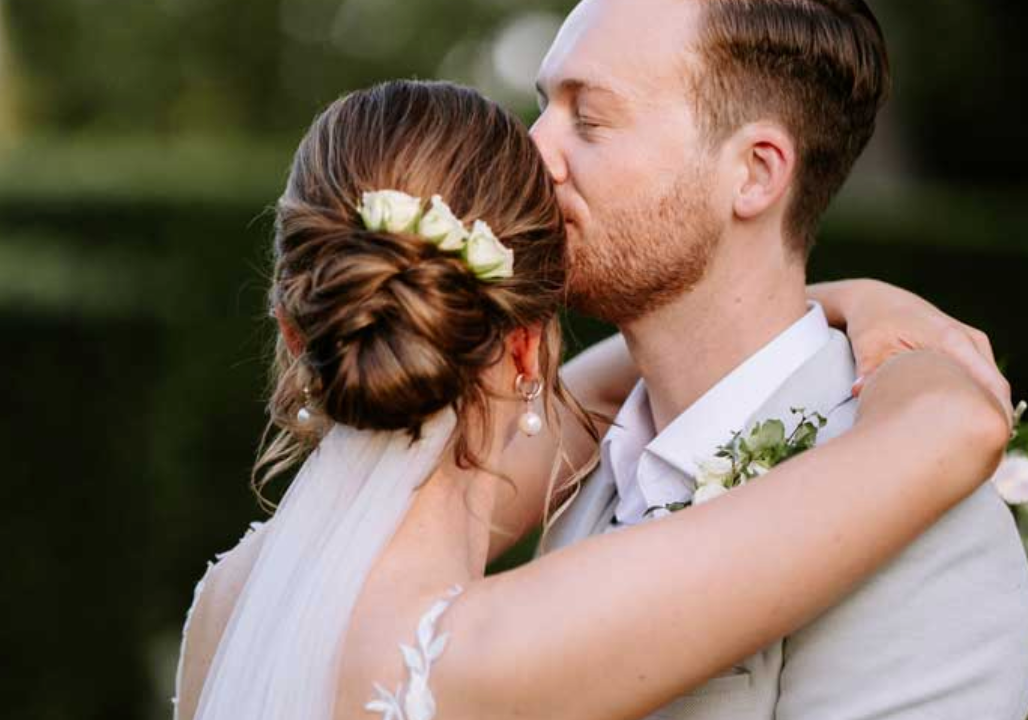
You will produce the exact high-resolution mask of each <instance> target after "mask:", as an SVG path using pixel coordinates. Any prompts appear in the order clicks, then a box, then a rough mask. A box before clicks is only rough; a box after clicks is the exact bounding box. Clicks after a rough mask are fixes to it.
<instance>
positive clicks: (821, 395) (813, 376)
mask: <svg viewBox="0 0 1028 720" xmlns="http://www.w3.org/2000/svg"><path fill="white" fill-rule="evenodd" d="M831 335H832V336H831V340H829V341H828V343H827V344H826V345H825V346H824V347H823V348H821V350H819V351H818V352H817V354H816V355H814V356H813V357H812V358H811V359H810V360H808V361H807V362H805V363H804V364H803V365H802V366H800V368H799V370H797V371H796V372H794V373H793V374H792V375H790V376H789V379H788V380H786V381H785V383H783V384H782V385H781V386H780V387H779V388H778V389H777V390H776V391H775V393H774V394H773V395H772V396H771V397H770V398H769V399H768V400H767V401H766V402H765V403H764V404H763V405H761V406H760V407H759V408H758V409H757V411H756V412H754V413H753V414H752V415H750V419H749V422H747V424H746V428H745V433H747V434H748V433H749V431H750V430H751V429H752V428H753V426H754V425H756V424H757V423H759V422H764V421H766V420H772V419H777V420H781V421H782V422H784V423H785V425H786V427H787V428H789V429H790V430H791V429H792V427H794V426H795V424H796V423H795V422H794V420H798V419H799V418H798V416H794V415H793V413H792V409H793V408H801V409H803V410H804V411H806V412H807V413H808V414H810V413H814V412H817V413H820V414H821V415H823V416H824V417H828V416H829V414H831V412H832V411H833V410H835V409H836V408H837V407H838V406H839V405H842V404H843V403H845V402H847V401H849V400H850V398H851V397H852V388H853V381H854V380H855V379H856V363H855V362H854V360H853V351H852V349H851V348H850V343H849V340H848V339H847V338H846V336H845V335H844V334H843V333H841V332H839V331H837V330H832V333H831Z"/></svg>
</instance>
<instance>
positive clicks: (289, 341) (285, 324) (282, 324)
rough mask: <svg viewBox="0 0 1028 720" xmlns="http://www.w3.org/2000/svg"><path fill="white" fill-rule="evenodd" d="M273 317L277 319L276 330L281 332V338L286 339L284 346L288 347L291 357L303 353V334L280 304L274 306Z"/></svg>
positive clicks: (296, 356)
mask: <svg viewBox="0 0 1028 720" xmlns="http://www.w3.org/2000/svg"><path fill="white" fill-rule="evenodd" d="M275 319H276V320H278V331H279V332H280V333H282V339H283V340H285V341H286V347H287V348H289V353H290V354H291V355H292V356H293V358H298V357H300V356H301V355H303V348H304V345H305V343H304V340H303V335H301V334H300V331H299V330H298V329H297V327H296V325H294V324H293V321H292V320H290V319H289V318H288V317H287V316H286V313H285V311H284V310H283V309H282V306H281V305H276V306H275Z"/></svg>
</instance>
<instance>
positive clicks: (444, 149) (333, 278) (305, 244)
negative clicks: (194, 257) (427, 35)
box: [255, 81, 581, 482]
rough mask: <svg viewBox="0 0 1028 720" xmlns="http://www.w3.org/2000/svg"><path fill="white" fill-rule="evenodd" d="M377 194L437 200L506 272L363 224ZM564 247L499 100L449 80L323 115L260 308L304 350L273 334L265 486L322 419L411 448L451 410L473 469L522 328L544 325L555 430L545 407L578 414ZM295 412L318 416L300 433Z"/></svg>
mask: <svg viewBox="0 0 1028 720" xmlns="http://www.w3.org/2000/svg"><path fill="white" fill-rule="evenodd" d="M385 189H390V190H399V191H402V192H405V193H408V194H409V195H413V196H416V197H421V198H425V199H427V198H429V197H431V196H433V195H440V196H442V198H443V199H444V200H445V201H446V203H448V204H449V206H450V207H451V208H452V210H453V212H454V214H455V215H456V216H457V217H458V218H461V219H462V220H463V221H464V222H465V223H466V224H469V225H470V224H471V221H473V220H475V219H481V220H484V221H486V222H487V223H488V224H489V225H490V226H491V227H492V229H493V231H494V233H495V234H496V237H497V238H499V240H500V242H502V243H503V244H504V245H505V246H507V247H508V248H510V249H512V250H513V251H514V272H513V276H512V277H511V278H508V279H503V280H500V281H496V282H485V281H481V280H479V279H477V278H476V277H475V275H474V274H473V273H472V272H471V271H470V270H469V269H468V267H467V266H466V265H465V263H464V262H463V261H462V260H461V259H460V258H459V257H456V256H454V255H453V254H450V253H446V252H443V251H441V250H439V249H438V248H437V247H436V246H435V245H433V244H432V243H430V242H428V241H426V240H424V239H423V238H421V237H419V236H417V235H414V234H405V233H389V232H384V231H383V232H371V231H369V230H367V229H366V228H365V226H364V223H363V222H362V220H361V217H360V215H359V214H358V211H357V208H358V206H359V204H360V202H361V197H362V194H363V193H365V192H369V191H375V190H385ZM564 251H565V235H564V229H563V219H562V216H561V212H560V208H559V205H558V203H557V197H556V191H555V189H554V186H553V183H552V182H551V180H550V177H549V175H548V173H547V170H546V167H545V165H544V164H543V161H542V158H541V157H540V155H539V153H538V151H537V150H536V148H535V146H534V144H533V143H532V140H531V138H530V137H529V135H528V132H527V130H526V128H525V127H524V125H523V124H522V123H521V122H520V121H519V120H518V119H517V118H515V117H513V116H512V115H510V114H509V113H507V112H506V111H505V110H503V109H502V108H501V107H499V106H498V105H496V104H495V103H493V102H491V101H489V100H487V99H486V98H484V97H482V96H481V95H480V94H478V93H477V92H475V91H474V90H471V89H469V88H465V87H460V86H457V85H453V84H449V83H441V82H415V81H396V82H389V83H385V84H382V85H378V86H375V87H373V88H371V89H368V90H361V91H357V92H354V93H351V94H349V95H347V96H346V97H344V98H342V99H340V100H337V101H336V102H334V103H333V104H332V105H330V106H329V107H328V108H327V109H326V110H325V111H324V112H323V113H321V115H319V116H318V117H317V118H316V119H315V121H314V123H313V125H312V126H311V128H310V130H309V131H308V132H307V134H306V136H305V137H304V138H303V140H302V141H301V143H300V146H299V148H298V150H297V152H296V155H295V158H294V161H293V165H292V171H291V174H290V177H289V180H288V183H287V185H286V190H285V193H284V194H283V195H282V197H281V198H280V199H279V201H278V205H277V212H276V233H275V243H274V258H275V268H274V278H273V285H272V288H271V298H270V299H271V302H272V304H273V306H274V307H275V308H276V310H277V311H278V312H279V313H280V315H282V316H283V317H284V318H285V319H286V321H287V322H289V323H291V324H292V325H293V326H294V327H295V329H296V331H297V332H298V333H299V335H300V336H301V337H302V338H303V345H304V347H303V353H302V355H301V356H299V357H296V358H294V357H293V356H292V354H291V353H290V352H289V351H288V349H287V347H286V343H285V340H284V338H282V337H279V339H278V347H277V350H276V354H277V358H276V363H275V367H274V370H273V378H272V380H273V392H272V396H271V401H270V415H271V423H272V425H274V426H275V427H277V428H278V430H279V435H278V437H277V438H276V440H275V441H274V442H273V443H272V444H271V445H270V446H269V447H268V448H267V450H266V451H265V452H264V454H263V455H262V457H261V459H260V460H259V461H258V465H257V470H258V471H259V470H261V469H262V468H263V469H264V471H265V475H264V481H265V482H266V481H267V479H270V477H271V476H273V475H275V474H277V473H278V472H279V471H281V470H283V469H285V468H286V467H288V466H289V465H291V464H292V463H294V462H295V461H297V460H299V459H300V458H301V457H302V456H303V455H304V453H305V452H306V451H308V450H310V449H311V448H312V447H313V446H314V445H315V444H316V442H317V441H318V439H320V437H321V435H323V434H324V432H325V431H326V430H327V429H328V427H329V426H330V424H331V423H332V422H338V423H343V424H346V425H350V426H353V427H357V428H361V429H376V430H405V431H408V432H409V433H410V434H411V436H412V437H414V438H416V437H418V435H419V432H420V428H421V425H422V423H423V422H424V421H425V420H426V419H427V418H429V417H430V416H432V415H433V414H435V413H437V412H439V411H440V410H442V409H443V408H446V407H452V408H453V409H454V410H455V411H456V412H457V416H458V426H457V430H456V450H457V453H458V461H462V460H463V461H470V462H473V463H474V462H475V460H474V458H473V457H472V456H471V453H470V451H469V449H468V444H467V436H466V431H467V423H468V419H469V416H470V414H471V413H470V411H471V410H472V409H473V408H479V409H485V407H486V400H487V393H486V389H485V386H484V383H483V377H482V375H483V371H484V370H485V369H486V368H488V367H490V366H492V365H494V364H495V363H497V362H498V361H499V360H501V359H502V358H503V356H504V350H505V343H504V341H505V338H506V336H507V334H508V333H509V332H511V331H512V330H514V329H516V328H519V327H527V326H531V325H534V324H543V325H544V326H545V328H546V331H545V333H544V342H543V344H542V349H541V353H540V362H541V371H542V375H543V377H544V379H545V380H547V385H548V388H549V390H550V392H549V394H548V395H547V396H546V402H545V405H546V410H547V414H548V415H550V416H551V420H552V416H553V413H552V404H551V398H557V399H558V400H561V401H564V402H571V403H572V404H574V403H573V401H571V400H570V398H569V397H568V396H567V395H566V393H565V391H564V390H563V388H562V386H561V385H560V382H559V379H558V377H557V372H556V371H557V365H558V362H559V359H560V328H559V323H558V321H557V310H558V308H559V304H560V301H561V300H562V298H563V293H564V273H565V265H564V258H565V252H564ZM308 394H309V398H308ZM308 400H309V402H308ZM305 403H307V404H309V405H311V406H313V407H314V408H316V412H315V418H314V421H313V422H309V423H305V424H301V423H298V421H297V419H296V416H297V411H298V410H299V409H300V408H301V407H303V406H304V405H305ZM574 410H575V414H576V415H579V414H580V413H581V409H580V408H578V407H577V405H576V404H575V405H574ZM478 417H480V418H484V416H483V414H481V413H479V414H478ZM483 422H485V420H484V419H483ZM255 474H256V473H255Z"/></svg>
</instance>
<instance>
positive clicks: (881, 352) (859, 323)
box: [807, 279, 1012, 410]
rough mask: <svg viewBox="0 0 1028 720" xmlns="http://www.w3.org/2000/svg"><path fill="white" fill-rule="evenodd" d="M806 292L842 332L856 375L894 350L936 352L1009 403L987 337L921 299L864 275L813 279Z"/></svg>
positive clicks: (865, 372) (866, 371)
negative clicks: (851, 348)
mask: <svg viewBox="0 0 1028 720" xmlns="http://www.w3.org/2000/svg"><path fill="white" fill-rule="evenodd" d="M807 294H808V295H809V297H810V298H811V299H813V300H817V301H818V302H819V303H821V305H822V307H824V309H825V314H826V316H827V317H828V322H829V323H831V324H832V325H833V326H835V327H838V328H844V329H845V330H846V334H847V335H849V338H850V342H851V343H852V344H853V352H854V355H855V356H856V360H857V375H858V376H861V377H866V376H868V375H870V374H871V373H873V372H874V371H875V368H877V367H878V366H879V365H880V364H881V363H882V362H884V361H885V360H886V359H887V358H889V357H891V356H892V355H895V354H896V353H899V352H905V351H908V350H939V351H942V352H945V353H946V354H947V355H949V356H950V357H952V358H954V359H956V360H957V361H958V362H959V363H960V364H961V365H962V366H963V367H964V369H965V370H967V371H968V372H969V373H970V374H971V376H972V377H973V378H974V379H975V380H977V381H978V382H979V383H981V384H982V385H983V386H985V387H986V388H988V389H989V390H990V391H992V393H993V394H994V395H995V396H996V397H997V398H998V399H999V401H1000V402H1001V403H1004V404H1009V402H1010V385H1009V384H1008V383H1007V381H1006V378H1004V377H1003V375H1002V373H1000V372H999V370H998V369H997V367H996V358H995V357H994V356H993V353H992V344H991V343H990V342H989V336H988V335H986V334H985V333H983V332H982V331H981V330H978V329H977V328H974V327H971V326H970V325H966V324H964V323H962V322H960V321H959V320H957V319H955V318H952V317H950V316H949V315H947V314H946V313H944V312H942V311H941V310H940V309H939V308H937V307H935V306H934V305H932V304H931V303H929V302H928V301H927V300H924V299H922V298H920V297H918V296H917V295H915V294H914V293H912V292H908V291H907V290H904V289H902V288H898V287H895V286H894V285H889V284H888V283H884V282H881V281H880V280H868V279H862V280H839V281H836V282H826V283H818V284H816V285H810V286H808V287H807ZM858 390H859V383H858ZM1011 410H1012V408H1011Z"/></svg>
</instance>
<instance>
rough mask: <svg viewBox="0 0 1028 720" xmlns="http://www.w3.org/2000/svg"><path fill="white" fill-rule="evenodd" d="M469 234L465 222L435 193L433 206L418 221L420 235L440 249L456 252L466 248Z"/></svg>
mask: <svg viewBox="0 0 1028 720" xmlns="http://www.w3.org/2000/svg"><path fill="white" fill-rule="evenodd" d="M468 234H469V233H468V231H467V228H465V227H464V223H462V222H461V221H460V219H459V218H458V217H457V216H456V215H454V214H453V211H452V210H451V209H450V206H449V205H447V204H446V203H445V202H443V199H442V198H441V197H439V196H438V195H433V196H432V208H431V209H430V210H429V211H428V212H427V213H425V214H424V216H422V218H421V221H420V222H419V223H418V235H420V236H421V237H423V238H425V239H426V240H428V241H429V242H430V243H432V244H434V245H438V246H439V249H440V250H443V251H445V252H456V251H460V250H463V249H464V244H465V243H466V242H467V240H468Z"/></svg>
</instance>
